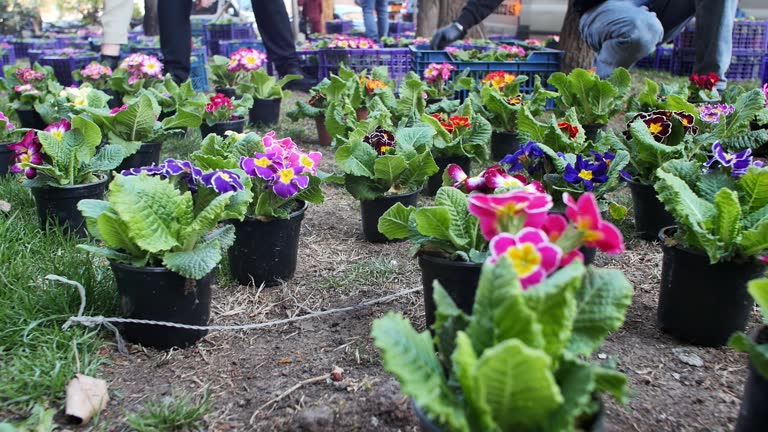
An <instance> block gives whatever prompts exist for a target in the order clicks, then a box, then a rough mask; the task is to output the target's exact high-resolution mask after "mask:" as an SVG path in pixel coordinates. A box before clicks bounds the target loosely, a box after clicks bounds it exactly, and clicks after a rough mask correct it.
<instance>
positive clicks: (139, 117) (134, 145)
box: [83, 93, 200, 171]
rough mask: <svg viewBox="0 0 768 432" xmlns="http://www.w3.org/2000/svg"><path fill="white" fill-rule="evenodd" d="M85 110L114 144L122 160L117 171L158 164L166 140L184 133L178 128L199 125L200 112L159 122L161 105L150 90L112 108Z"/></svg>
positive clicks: (179, 115) (107, 139) (179, 114)
mask: <svg viewBox="0 0 768 432" xmlns="http://www.w3.org/2000/svg"><path fill="white" fill-rule="evenodd" d="M83 111H84V112H86V113H87V114H88V115H89V116H90V117H91V118H92V119H93V121H94V122H95V123H96V124H97V125H99V127H101V129H102V130H103V131H104V133H105V134H106V137H105V138H106V142H107V143H109V144H112V145H114V146H115V147H114V151H115V152H116V157H120V158H121V160H123V162H122V163H121V164H120V166H119V167H118V168H117V170H118V171H122V170H126V169H130V168H137V167H142V166H148V165H151V164H157V163H158V162H159V161H160V149H161V147H162V145H163V142H165V141H166V140H167V139H168V138H169V137H172V136H174V135H179V134H182V133H183V132H184V131H183V130H180V129H178V128H179V127H181V126H183V127H196V126H199V125H200V117H199V115H198V116H185V115H183V113H182V112H179V113H178V114H177V115H175V116H173V117H169V118H166V119H165V120H163V122H162V123H161V122H159V121H157V120H156V119H157V116H158V113H159V111H160V107H159V105H158V104H157V102H156V101H155V100H154V99H153V98H152V97H151V96H150V95H149V94H148V93H143V94H142V95H141V96H139V97H138V98H137V99H135V100H134V101H133V102H131V103H130V104H124V105H123V106H121V107H119V108H113V109H112V110H109V109H106V108H104V109H93V108H83ZM118 151H120V154H119V155H117V152H118Z"/></svg>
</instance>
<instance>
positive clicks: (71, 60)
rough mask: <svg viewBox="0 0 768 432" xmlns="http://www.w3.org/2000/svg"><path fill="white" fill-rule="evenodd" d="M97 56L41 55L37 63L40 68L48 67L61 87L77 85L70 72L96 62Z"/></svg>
mask: <svg viewBox="0 0 768 432" xmlns="http://www.w3.org/2000/svg"><path fill="white" fill-rule="evenodd" d="M98 59H99V55H98V54H96V53H89V54H79V55H76V56H71V57H57V56H55V55H43V56H41V57H40V58H39V59H38V60H37V61H38V63H40V64H41V65H42V66H50V67H52V68H53V73H54V75H56V79H57V80H58V81H59V83H60V84H61V85H63V86H65V87H66V86H70V85H72V84H77V82H76V81H75V80H74V79H73V78H72V72H74V71H76V70H80V69H82V68H83V67H85V65H87V64H88V63H91V62H94V61H97V60H98Z"/></svg>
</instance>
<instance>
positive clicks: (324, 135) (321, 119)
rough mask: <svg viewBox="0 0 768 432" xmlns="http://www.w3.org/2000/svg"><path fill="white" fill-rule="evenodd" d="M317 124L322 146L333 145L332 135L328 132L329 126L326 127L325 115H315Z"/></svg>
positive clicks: (319, 140) (318, 138) (318, 137)
mask: <svg viewBox="0 0 768 432" xmlns="http://www.w3.org/2000/svg"><path fill="white" fill-rule="evenodd" d="M315 126H316V127H317V140H318V142H319V143H320V145H322V146H329V145H331V141H332V139H331V135H330V134H329V133H328V128H326V127H325V116H324V115H321V116H318V117H315Z"/></svg>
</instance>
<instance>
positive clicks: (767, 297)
mask: <svg viewBox="0 0 768 432" xmlns="http://www.w3.org/2000/svg"><path fill="white" fill-rule="evenodd" d="M747 291H749V295H751V296H752V298H753V299H755V303H757V305H758V306H760V308H761V309H762V310H763V313H764V314H765V313H766V312H768V278H760V279H753V280H751V281H749V283H748V284H747ZM764 321H766V322H768V318H764Z"/></svg>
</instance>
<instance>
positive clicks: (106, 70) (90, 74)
mask: <svg viewBox="0 0 768 432" xmlns="http://www.w3.org/2000/svg"><path fill="white" fill-rule="evenodd" d="M80 75H81V76H82V77H83V78H86V79H88V80H91V81H98V80H100V79H102V78H104V77H110V76H112V68H110V67H109V66H104V65H102V64H99V63H96V62H93V63H90V64H88V65H86V66H85V67H84V68H82V69H80Z"/></svg>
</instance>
